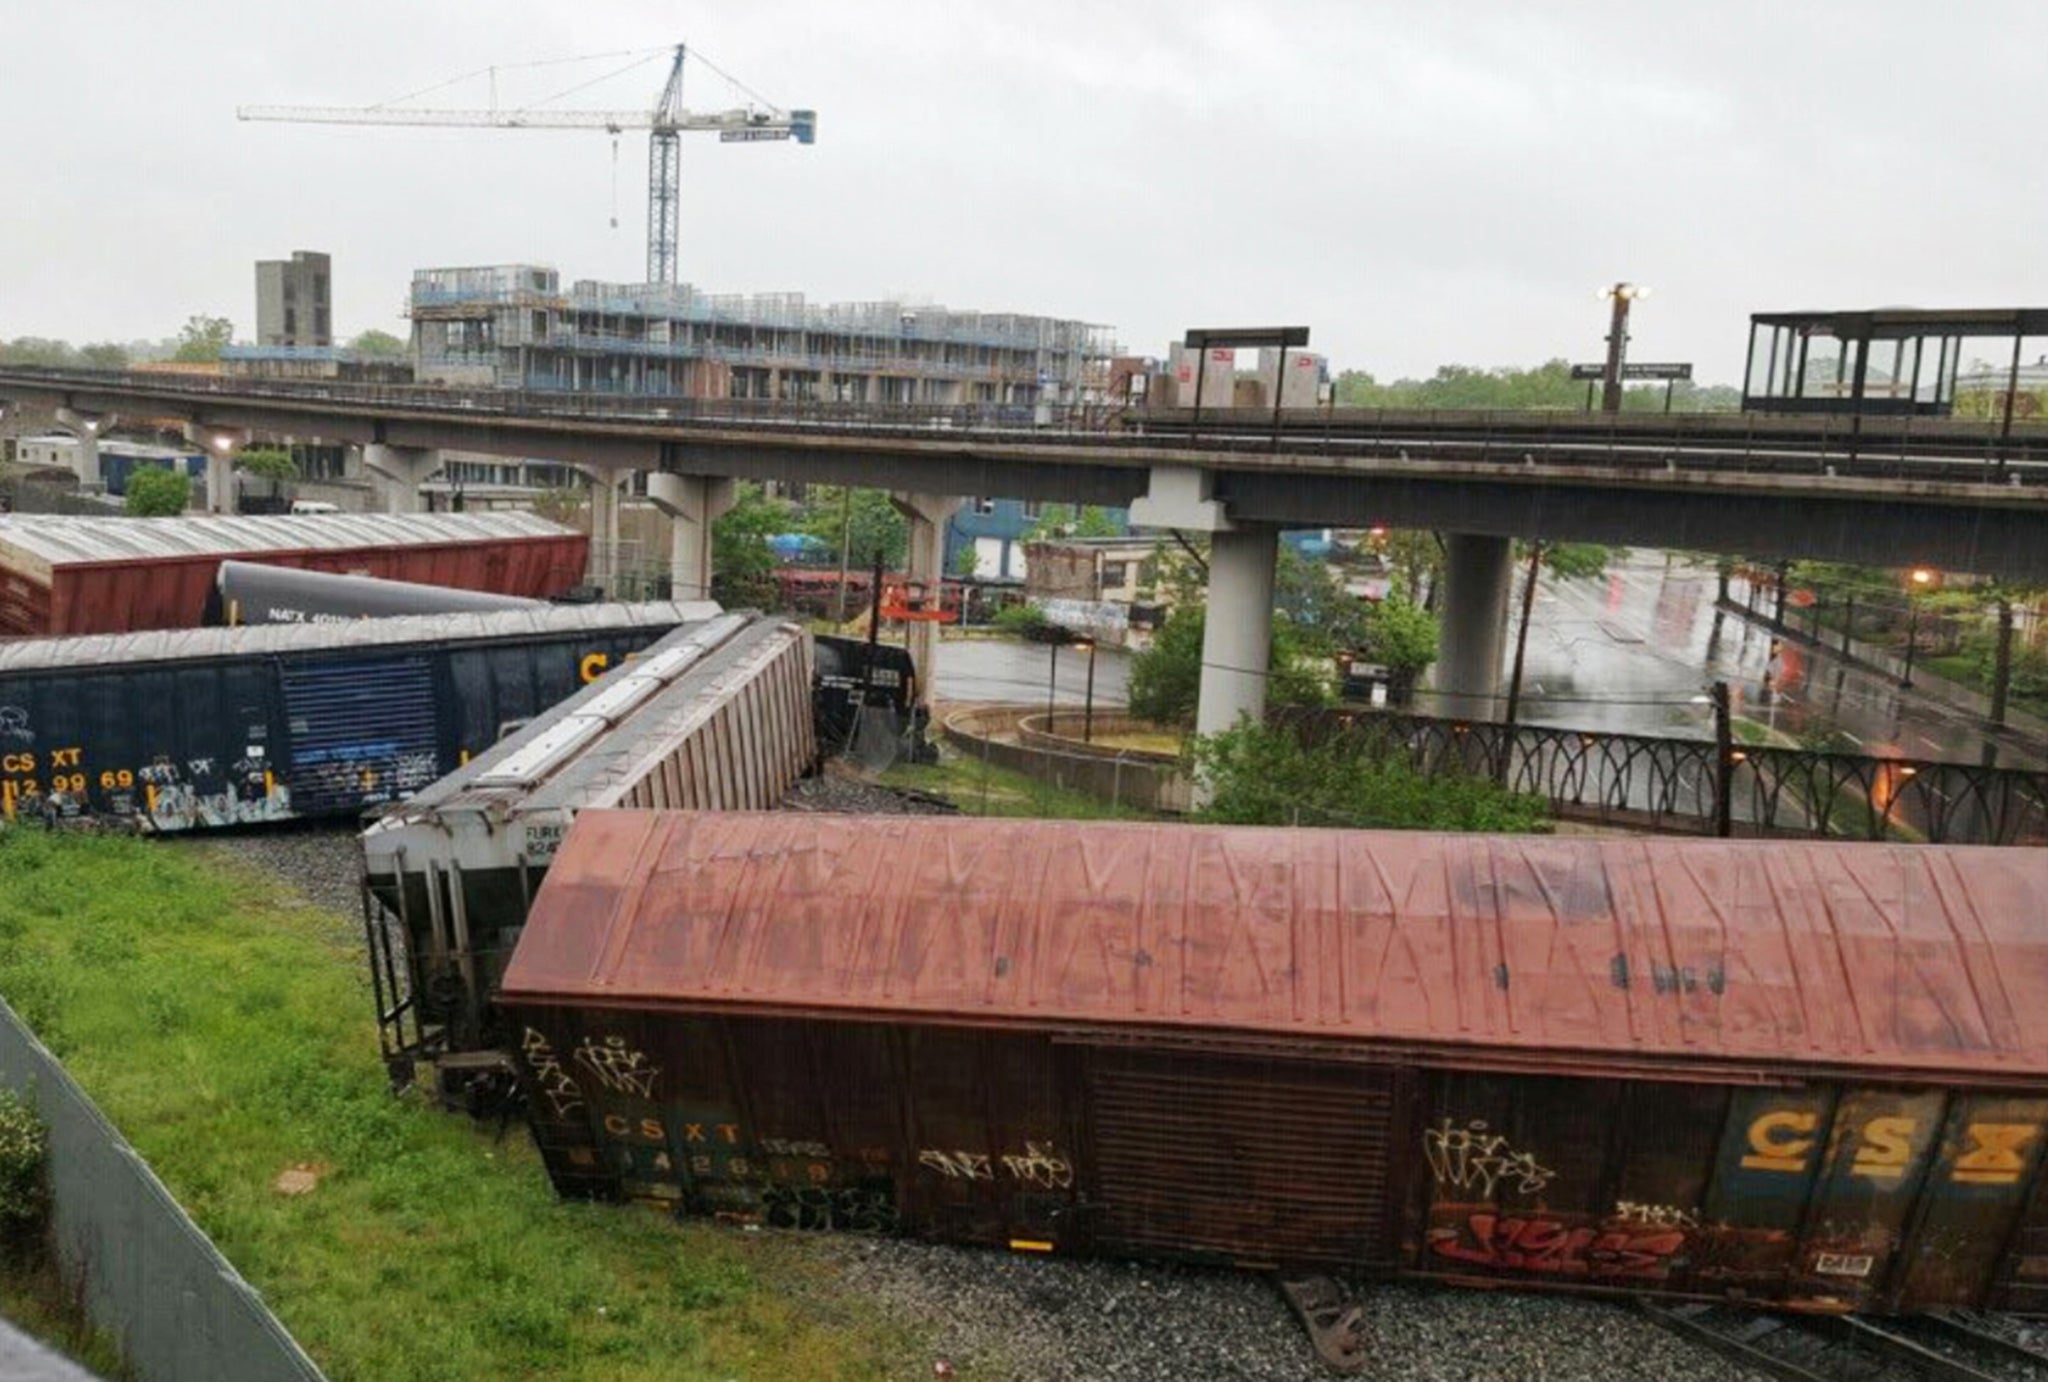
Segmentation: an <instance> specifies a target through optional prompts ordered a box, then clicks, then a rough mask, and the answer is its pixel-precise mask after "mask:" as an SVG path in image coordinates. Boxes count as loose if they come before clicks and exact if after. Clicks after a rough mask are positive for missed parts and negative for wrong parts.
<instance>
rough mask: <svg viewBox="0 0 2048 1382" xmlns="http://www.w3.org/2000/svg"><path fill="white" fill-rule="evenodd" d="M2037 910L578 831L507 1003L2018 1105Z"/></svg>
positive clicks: (1636, 854)
mask: <svg viewBox="0 0 2048 1382" xmlns="http://www.w3.org/2000/svg"><path fill="white" fill-rule="evenodd" d="M2044 899H2048V851H2043V850H2036V849H1994V848H1962V847H1948V846H1910V845H1897V846H1895V845H1854V844H1831V843H1817V842H1786V841H1720V840H1678V839H1649V838H1632V839H1620V840H1616V839H1590V838H1552V837H1528V836H1487V835H1433V834H1420V833H1406V832H1368V831H1339V830H1270V829H1252V828H1244V827H1217V826H1192V825H1132V824H1106V823H1101V822H1089V823H1086V824H1078V823H1069V822H1059V821H1015V820H975V819H949V818H933V817H859V816H819V815H809V814H804V815H795V814H774V813H756V814H690V813H661V812H631V811H589V812H585V813H583V814H582V815H580V816H579V817H578V818H577V820H576V823H575V825H574V826H573V827H572V829H571V830H570V833H569V836H568V840H567V842H566V843H565V845H564V847H563V849H562V852H561V853H560V855H559V856H558V857H557V859H556V861H555V864H554V867H553V868H552V870H551V871H550V872H549V874H548V876H547V881H546V883H545V885H544V886H543V887H542V888H541V890H540V893H539V895H538V897H537V899H536V901H535V904H534V907H533V911H532V914H531V916H530V918H529V920H528V923H527V926H526V930H525V933H524V935H523V936H522V938H521V940H520V942H519V947H518V950H517V952H516V954H515V955H514V957H513V960H512V964H511V966H510V968H509V970H508V971H507V973H506V975H505V981H504V987H503V998H504V999H505V1001H507V1002H509V1003H512V1004H514V1005H517V1004H521V1003H531V1002H567V1003H573V1004H583V1005H592V1004H594V1005H608V1004H624V1005H626V1006H654V1007H672V1006H682V1007H689V1008H717V1009H724V1010H732V1009H735V1008H756V1009H763V1010H770V1011H779V1012H782V1013H789V1012H815V1013H825V1014H837V1015H841V1016H867V1017H874V1016H882V1017H892V1018H898V1019H902V1020H911V1021H917V1020H921V1021H925V1022H928V1023H944V1022H960V1021H966V1022H977V1023H989V1022H993V1023H1003V1024H1016V1023H1032V1024H1036V1025H1041V1026H1046V1027H1051V1028H1054V1029H1061V1030H1066V1031H1073V1030H1076V1029H1081V1030H1086V1031H1093V1032H1096V1033H1098V1034H1101V1033H1104V1032H1105V1031H1107V1032H1110V1033H1116V1034H1120V1035H1121V1036H1122V1037H1123V1038H1125V1039H1129V1038H1130V1037H1131V1036H1133V1035H1134V1034H1135V1033H1134V1030H1133V1029H1150V1030H1151V1032H1152V1033H1153V1034H1155V1035H1158V1034H1161V1033H1162V1032H1169V1033H1173V1034H1175V1035H1177V1036H1178V1037H1179V1038H1180V1039H1193V1040H1197V1041H1200V1040H1205V1039H1206V1040H1213V1041H1216V1042H1219V1043H1227V1044H1241V1043H1243V1042H1246V1041H1247V1040H1250V1041H1254V1042H1260V1043H1263V1042H1266V1041H1270V1040H1271V1039H1273V1038H1283V1039H1306V1040H1313V1041H1317V1042H1324V1043H1333V1042H1334V1043H1340V1044H1346V1045H1358V1044H1366V1045H1369V1046H1377V1047H1381V1048H1387V1047H1399V1048H1405V1049H1406V1050H1407V1051H1408V1053H1409V1054H1410V1055H1411V1056H1413V1055H1415V1054H1416V1053H1417V1048H1423V1053H1422V1058H1424V1059H1437V1058H1445V1059H1448V1058H1456V1059H1461V1060H1465V1061H1470V1062H1475V1063H1483V1064H1492V1065H1495V1066H1497V1067H1499V1068H1509V1069H1512V1068H1523V1069H1528V1068H1535V1069H1549V1070H1560V1071H1578V1072H1587V1073H1615V1072H1627V1071H1635V1072H1638V1073H1646V1074H1657V1073H1679V1072H1678V1071H1677V1070H1676V1069H1675V1067H1678V1066H1683V1067H1684V1071H1685V1073H1693V1072H1698V1073H1701V1074H1714V1075H1716V1077H1731V1076H1732V1077H1738V1078H1739V1077H1744V1076H1747V1077H1752V1078H1769V1077H1771V1076H1772V1075H1791V1074H1796V1073H1799V1072H1801V1071H1815V1070H1843V1069H1848V1070H1861V1071H1871V1072H1886V1073H1888V1074H1890V1075H1892V1076H1896V1077H1900V1078H1912V1079H1931V1078H1944V1077H1946V1078H1952V1079H1956V1080H1961V1081H1966V1082H1970V1083H2007V1084H2010V1083H2034V1084H2038V1083H2041V1082H2043V1080H2044V1079H2048V927H2044V926H2043V925H2042V921H2043V917H2042V910H2043V905H2044ZM1119 1029H1120V1030H1119ZM1430 1052H1434V1053H1435V1054H1434V1055H1430V1054H1429V1053H1430Z"/></svg>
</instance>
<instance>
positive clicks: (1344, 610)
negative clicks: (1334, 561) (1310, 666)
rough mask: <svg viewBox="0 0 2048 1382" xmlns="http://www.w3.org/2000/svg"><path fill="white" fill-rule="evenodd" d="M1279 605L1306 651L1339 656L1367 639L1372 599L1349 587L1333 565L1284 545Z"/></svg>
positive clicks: (1276, 586)
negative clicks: (1351, 590) (1364, 598)
mask: <svg viewBox="0 0 2048 1382" xmlns="http://www.w3.org/2000/svg"><path fill="white" fill-rule="evenodd" d="M1273 606H1274V609H1275V610H1276V611H1277V612H1278V613H1279V615H1280V617H1281V618H1283V619H1285V620H1287V622H1288V623H1289V624H1291V625H1293V626H1294V631H1295V634H1296V636H1297V642H1298V644H1299V646H1300V647H1301V649H1302V650H1303V651H1304V652H1308V653H1312V654H1314V655H1316V656H1320V657H1334V656H1336V655H1337V654H1338V653H1341V652H1346V651H1349V650H1350V649H1353V648H1356V647H1358V646H1359V644H1360V643H1361V642H1362V641H1363V640H1364V638H1365V628H1366V621H1367V619H1368V617H1369V615H1368V612H1367V602H1366V601H1364V600H1362V599H1360V598H1359V597H1358V596H1356V595H1353V594H1352V593H1351V592H1349V591H1348V590H1346V589H1344V586H1343V584H1342V583H1341V582H1340V581H1339V580H1338V578H1337V573H1336V572H1335V571H1333V570H1331V569H1330V566H1329V563H1327V562H1320V561H1310V560H1309V559H1308V558H1306V557H1304V556H1302V555H1301V554H1300V553H1299V552H1297V551H1295V550H1294V549H1293V548H1292V547H1288V546H1285V545H1284V544H1283V545H1282V546H1281V548H1280V558H1279V562H1278V564H1277V565H1276V567H1275V568H1274V572H1273Z"/></svg>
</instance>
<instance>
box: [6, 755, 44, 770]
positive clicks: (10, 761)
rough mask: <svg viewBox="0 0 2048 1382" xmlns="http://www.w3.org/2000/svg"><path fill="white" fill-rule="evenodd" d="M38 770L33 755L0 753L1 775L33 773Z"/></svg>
mask: <svg viewBox="0 0 2048 1382" xmlns="http://www.w3.org/2000/svg"><path fill="white" fill-rule="evenodd" d="M35 770H36V756H35V755H34V754H32V753H0V773H32V772H34V771H35Z"/></svg>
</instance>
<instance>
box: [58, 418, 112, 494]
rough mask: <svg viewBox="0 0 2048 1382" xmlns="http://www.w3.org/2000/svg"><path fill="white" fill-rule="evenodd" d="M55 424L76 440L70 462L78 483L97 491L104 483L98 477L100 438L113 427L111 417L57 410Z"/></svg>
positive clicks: (101, 478)
mask: <svg viewBox="0 0 2048 1382" xmlns="http://www.w3.org/2000/svg"><path fill="white" fill-rule="evenodd" d="M57 422H58V424H59V425H60V426H63V427H68V428H69V429H70V430H71V435H72V436H74V437H76V438H77V439H78V453H77V456H76V458H75V459H74V461H73V462H72V468H73V469H74V470H75V471H76V472H77V474H78V483H79V484H80V485H82V486H84V487H85V488H86V489H98V488H99V487H100V485H101V484H103V483H104V480H103V477H102V476H101V475H100V438H101V437H103V436H105V435H106V434H107V431H108V429H110V428H111V427H113V425H114V419H113V417H112V416H110V415H108V414H106V413H81V412H77V411H74V410H73V409H70V408H59V409H58V410H57Z"/></svg>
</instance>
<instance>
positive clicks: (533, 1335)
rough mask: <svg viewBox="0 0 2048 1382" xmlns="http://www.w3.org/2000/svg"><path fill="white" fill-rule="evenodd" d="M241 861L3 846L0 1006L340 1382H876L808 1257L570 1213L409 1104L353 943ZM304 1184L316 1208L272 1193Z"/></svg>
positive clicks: (857, 1309) (487, 1147)
mask: <svg viewBox="0 0 2048 1382" xmlns="http://www.w3.org/2000/svg"><path fill="white" fill-rule="evenodd" d="M232 848H233V847H232V845H229V846H224V847H221V848H220V849H217V850H199V851H194V850H187V849H174V848H170V847H166V846H163V845H152V844H150V843H147V842H144V841H137V840H129V839H117V838H107V837H89V836H67V835H62V834H59V835H55V836H50V835H45V834H44V833H42V832H40V831H30V830H13V831H8V832H0V993H4V994H5V995H6V996H7V998H8V1000H9V1002H11V1003H12V1004H13V1005H14V1006H15V1007H16V1009H17V1010H18V1011H20V1012H21V1014H22V1015H23V1016H24V1017H25V1018H26V1019H27V1020H28V1021H29V1022H30V1023H31V1024H32V1025H34V1026H35V1027H36V1028H37V1030H38V1031H39V1032H40V1033H41V1034H42V1036H43V1038H44V1040H45V1041H47V1042H48V1043H49V1044H50V1045H51V1047H52V1048H53V1049H54V1050H55V1051H56V1052H57V1053H58V1054H59V1055H60V1056H62V1057H63V1059H64V1060H65V1062H66V1064H67V1065H68V1066H69V1068H70V1069H71V1072H72V1074H73V1075H74V1076H75V1077H76V1078H77V1080H78V1081H79V1083H80V1084H82V1085H83V1086H84V1087H85V1089H86V1090H87V1091H88V1092H89V1093H90V1094H91V1095H92V1097H93V1098H94V1099H95V1100H96V1101H97V1102H98V1103H99V1105H100V1107H101V1108H102V1109H103V1110H104V1111H105V1112H106V1114H107V1115H108V1117H110V1118H111V1119H112V1120H113V1121H114V1123H115V1124H116V1125H117V1126H119V1127H120V1128H121V1130H122V1131H123V1133H125V1134H126V1135H127V1137H128V1138H129V1139H130V1140H131V1141H132V1142H133V1143H134V1144H135V1146H136V1148H137V1149H138V1150H139V1151H140V1152H141V1153H142V1155H143V1156H144V1157H145V1158H146V1159H147V1160H148V1161H149V1162H150V1164H151V1165H152V1166H153V1167H154V1168H155V1170H156V1172H157V1174H158V1175H159V1176H160V1177H161V1178H162V1179H163V1180H164V1182H165V1183H166V1184H167V1185H168V1186H169V1187H170V1189H171V1191H172V1192H173V1193H174V1194H175V1195H176V1196H177V1197H178V1198H179V1200H180V1201H182V1202H183V1203H184V1204H185V1206H186V1208H187V1209H188V1210H189V1211H190V1212H191V1213H192V1215H193V1217H194V1218H195V1219H197V1220H198V1222H199V1224H200V1226H201V1227H203V1228H204V1229H205V1230H206V1231H207V1232H208V1233H209V1234H210V1235H212V1237H213V1240H214V1242H215V1243H217V1244H218V1245H219V1247H220V1249H221V1251H222V1252H223V1253H224V1254H226V1256H227V1258H228V1260H229V1261H231V1262H233V1263H234V1264H235V1266H236V1267H237V1268H238V1269H239V1270H240V1271H241V1272H242V1274H243V1275H244V1276H245V1277H247V1278H248V1279H249V1280H250V1281H251V1282H252V1283H253V1284H254V1285H255V1286H256V1287H257V1289H258V1290H260V1291H261V1292H262V1293H263V1294H264V1296H265V1297H266V1298H267V1299H268V1301H269V1302H270V1304H271V1307H272V1308H273V1309H274V1310H276V1311H277V1313H278V1315H279V1317H280V1318H281V1319H282V1320H283V1321H284V1323H285V1325H286V1327H287V1328H288V1329H290V1330H291V1331H292V1333H293V1334H294V1335H295V1336H296V1337H297V1338H298V1339H299V1341H300V1343H302V1344H303V1345H304V1346H305V1348H306V1349H307V1351H308V1352H309V1353H311V1354H312V1356H313V1357H314V1359H315V1360H316V1361H318V1362H319V1363H320V1364H321V1366H322V1367H323V1368H325V1369H326V1370H327V1372H328V1373H329V1375H330V1376H331V1377H333V1378H335V1379H336V1382H349V1380H350V1379H376V1382H404V1380H405V1379H414V1378H417V1379H434V1382H466V1380H467V1379H476V1382H505V1379H510V1378H526V1377H548V1378H568V1379H583V1378H588V1379H600V1378H601V1379H605V1380H606V1382H615V1380H619V1379H629V1380H630V1379H650V1382H651V1379H655V1378H661V1379H675V1378H699V1377H701V1378H714V1379H717V1378H751V1377H777V1378H783V1377H787V1378H847V1379H857V1378H868V1377H880V1376H883V1375H885V1366H884V1363H883V1360H884V1359H885V1358H886V1357H889V1356H891V1355H894V1356H895V1357H898V1358H900V1357H903V1356H905V1350H904V1348H903V1342H904V1341H903V1339H902V1338H901V1337H900V1336H899V1335H896V1334H894V1333H892V1332H890V1331H888V1330H886V1329H884V1328H883V1327H881V1326H880V1325H879V1324H877V1323H875V1322H874V1319H873V1317H872V1316H871V1315H870V1314H869V1313H868V1312H867V1310H866V1308H865V1307H864V1306H863V1305H861V1304H859V1303H848V1302H845V1301H842V1300H839V1299H838V1298H837V1297H835V1296H834V1295H833V1294H832V1291H831V1289H830V1288H831V1283H830V1282H829V1280H827V1279H825V1277H824V1274H823V1271H822V1269H821V1268H819V1267H817V1266H816V1265H815V1262H814V1259H812V1258H811V1257H810V1256H809V1255H808V1254H806V1252H805V1251H804V1248H805V1244H804V1243H802V1242H801V1241H793V1240H791V1239H789V1238H786V1237H777V1236H776V1235H759V1236H741V1235H737V1234H732V1233H729V1232H726V1231H723V1230H718V1229H715V1228H711V1227H709V1226H705V1225H697V1224H687V1223H685V1224H678V1223H676V1222H673V1221H671V1220H668V1219H666V1218H663V1217H661V1216H659V1215H656V1214H654V1213H653V1212H651V1211H645V1210H640V1209H624V1208H619V1207H614V1206H602V1205H575V1204H564V1203H561V1202H559V1201H557V1200H556V1199H555V1197H554V1195H553V1192H552V1191H551V1190H550V1189H549V1187H548V1184H547V1181H546V1178H545V1176H544V1175H543V1173H542V1170H541V1167H540V1164H539V1161H538V1159H537V1157H536V1156H535V1155H534V1153H533V1152H532V1150H531V1147H530V1144H529V1142H528V1140H527V1138H526V1136H525V1134H524V1132H523V1131H521V1130H519V1129H514V1130H513V1132H512V1133H511V1134H510V1135H509V1136H507V1137H506V1138H505V1139H504V1140H503V1141H502V1142H501V1141H498V1140H496V1139H495V1138H494V1137H493V1136H492V1135H491V1133H490V1132H489V1131H488V1130H483V1129H480V1128H478V1127H477V1126H476V1125H474V1124H472V1123H470V1122H468V1121H466V1120H464V1119H461V1118H459V1117H456V1116H454V1115H450V1114H447V1113H442V1112H437V1111H434V1110H431V1109H429V1108H426V1107H424V1106H422V1105H421V1104H420V1103H418V1102H416V1101H408V1100H400V1099H395V1098H393V1097H392V1096H391V1094H390V1092H389V1090H388V1087H387V1086H386V1084H385V1080H384V1074H383V1068H382V1065H381V1064H380V1062H379V1061H378V1059H377V1055H376V1050H377V1047H376V1037H375V1032H374V1026H373V1023H372V1021H371V1020H370V1008H371V1005H370V1000H369V996H368V993H367V981H366V979H365V978H364V977H363V974H362V966H361V964H360V963H359V961H358V959H357V954H356V948H357V947H358V946H359V944H360V942H359V941H356V940H353V939H352V938H351V932H350V928H349V927H348V926H347V925H346V924H345V923H344V922H343V921H342V920H341V919H339V918H336V917H332V916H329V915H328V914H326V913H323V912H320V911H318V910H317V909H314V908H312V907H310V906H306V905H303V904H296V903H292V902H280V901H279V900H278V899H277V897H276V893H277V886H276V885H275V884H274V883H271V882H268V881H266V880H263V879H260V878H258V877H256V876H254V875H253V874H251V873H249V872H247V871H244V870H242V869H240V868H239V867H237V866H235V865H233V864H232V863H231V862H229V860H231V852H232ZM295 1165H315V1166H318V1167H322V1168H325V1174H324V1177H323V1179H322V1180H321V1182H320V1184H319V1186H318V1188H317V1189H315V1190H314V1191H312V1192H311V1193H309V1194H306V1195H303V1196H299V1197H287V1196H284V1195H281V1194H279V1193H278V1192H277V1191H276V1190H275V1189H273V1186H272V1182H273V1181H274V1180H275V1178H276V1177H277V1175H278V1173H279V1172H281V1171H283V1170H285V1169H287V1168H288V1167H291V1166H295Z"/></svg>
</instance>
